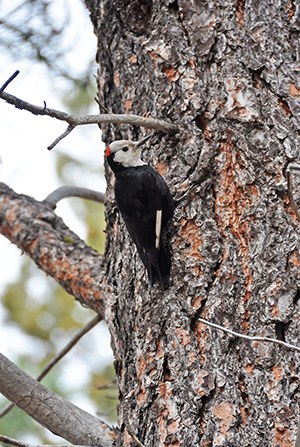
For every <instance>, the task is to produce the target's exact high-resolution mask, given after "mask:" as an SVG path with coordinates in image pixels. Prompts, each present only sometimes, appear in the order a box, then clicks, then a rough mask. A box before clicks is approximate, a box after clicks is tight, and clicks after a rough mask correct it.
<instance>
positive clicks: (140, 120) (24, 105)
mask: <svg viewBox="0 0 300 447" xmlns="http://www.w3.org/2000/svg"><path fill="white" fill-rule="evenodd" d="M16 76H17V74H16V73H14V74H13V75H12V76H11V77H10V78H9V79H8V80H7V81H6V82H5V83H4V84H3V86H2V89H0V98H2V99H4V100H5V101H6V102H8V103H9V104H12V105H14V106H15V107H16V108H17V109H21V110H27V111H28V112H31V113H33V114H34V115H46V116H50V117H52V118H56V119H58V120H60V121H66V122H67V123H68V124H69V126H68V128H67V130H66V131H65V132H64V133H63V134H62V135H60V136H59V137H58V138H57V139H56V140H55V141H54V142H53V143H52V144H50V146H49V147H48V149H52V148H53V147H54V146H55V145H56V144H57V143H58V142H59V141H61V140H62V139H63V138H64V137H66V136H67V135H68V134H69V133H70V132H72V130H73V129H74V128H75V127H76V126H82V125H86V124H119V125H120V124H130V125H135V126H141V127H145V128H146V129H156V130H159V131H161V132H164V133H166V134H176V133H177V132H178V130H179V129H178V126H176V125H175V124H172V123H168V122H166V121H163V120H158V119H154V118H144V117H142V116H138V115H128V114H111V113H107V114H99V115H79V116H74V115H70V114H69V113H66V112H61V111H60V110H55V109H50V108H48V107H45V105H46V104H45V103H44V107H40V106H36V105H33V104H30V103H29V102H27V101H23V100H22V99H20V98H17V97H16V96H13V95H10V94H9V93H6V92H4V91H3V90H4V89H5V88H6V86H7V85H8V84H9V83H10V82H11V81H12V80H13V79H14V78H15V77H16Z"/></svg>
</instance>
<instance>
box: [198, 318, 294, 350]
mask: <svg viewBox="0 0 300 447" xmlns="http://www.w3.org/2000/svg"><path fill="white" fill-rule="evenodd" d="M198 321H200V323H203V324H206V325H207V326H210V327H213V328H215V329H219V330H220V331H223V332H226V333H227V334H230V335H233V336H234V337H238V338H243V339H245V340H249V341H261V342H266V343H276V344H277V345H280V346H284V347H285V348H287V349H292V350H293V351H298V352H300V348H299V347H298V346H295V345H291V344H290V343H286V342H285V341H281V340H277V339H276V338H269V337H258V336H251V335H245V334H241V333H239V332H235V331H232V330H231V329H227V328H225V327H223V326H220V325H219V324H216V323H212V322H210V321H207V320H204V319H203V318H198Z"/></svg>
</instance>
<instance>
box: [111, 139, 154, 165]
mask: <svg viewBox="0 0 300 447" xmlns="http://www.w3.org/2000/svg"><path fill="white" fill-rule="evenodd" d="M105 154H106V157H107V158H108V159H109V158H110V157H111V158H112V159H113V161H114V162H115V163H119V164H121V165H122V166H123V167H124V168H129V167H135V166H142V165H145V164H146V163H145V162H144V161H143V160H142V159H141V149H140V146H139V144H138V142H135V141H131V140H116V141H114V142H112V143H111V144H110V145H109V146H107V147H106V151H105Z"/></svg>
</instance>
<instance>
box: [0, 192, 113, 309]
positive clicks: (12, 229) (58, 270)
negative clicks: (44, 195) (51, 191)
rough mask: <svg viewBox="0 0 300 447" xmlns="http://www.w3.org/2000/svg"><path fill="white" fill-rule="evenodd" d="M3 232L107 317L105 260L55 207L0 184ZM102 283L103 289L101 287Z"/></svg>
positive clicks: (0, 218)
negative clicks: (58, 213) (104, 295)
mask: <svg viewBox="0 0 300 447" xmlns="http://www.w3.org/2000/svg"><path fill="white" fill-rule="evenodd" d="M0 210H1V215H0V233H2V234H3V235H4V236H5V237H7V238H8V239H9V240H10V241H11V242H12V243H14V244H15V245H17V246H18V247H19V248H20V249H21V250H22V252H25V253H26V254H27V255H28V256H30V257H31V258H32V259H33V261H34V262H35V263H36V265H37V266H38V267H39V268H41V269H42V270H43V271H44V272H45V273H46V274H48V275H50V276H52V277H53V278H54V279H55V281H56V282H58V283H59V284H60V285H61V286H62V287H63V288H64V289H65V290H66V291H67V292H68V293H70V294H72V295H73V296H74V297H75V298H76V299H78V300H79V301H80V302H81V303H82V304H83V305H84V306H85V307H89V308H91V309H93V310H95V311H96V312H97V313H98V314H99V315H102V316H103V315H104V302H103V293H102V291H101V289H102V290H105V287H106V279H105V275H103V273H102V270H101V265H102V257H101V256H100V255H99V253H98V252H96V250H94V249H93V248H91V247H89V246H87V245H86V243H85V242H84V241H82V240H81V239H80V238H79V237H78V236H77V235H76V234H75V233H73V232H72V231H71V230H70V229H69V228H68V227H67V226H66V225H65V224H64V222H63V221H62V219H61V218H59V217H58V216H57V215H56V214H55V213H54V212H53V211H52V210H51V208H50V207H49V206H48V205H47V204H45V203H44V202H38V201H37V200H35V199H33V198H32V197H29V196H26V195H23V194H17V193H15V192H14V191H13V190H12V189H10V188H9V187H8V186H7V185H5V184H4V183H0ZM100 284H101V289H100V287H99V285H100Z"/></svg>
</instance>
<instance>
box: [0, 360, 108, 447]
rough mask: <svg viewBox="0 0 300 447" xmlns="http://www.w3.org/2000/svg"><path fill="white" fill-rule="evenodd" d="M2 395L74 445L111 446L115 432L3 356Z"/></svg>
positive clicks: (0, 363) (0, 367) (1, 362)
mask: <svg viewBox="0 0 300 447" xmlns="http://www.w3.org/2000/svg"><path fill="white" fill-rule="evenodd" d="M0 392H1V393H2V394H3V395H4V396H5V397H6V398H7V399H9V400H11V401H12V402H14V403H15V404H16V405H17V406H18V407H19V408H21V409H23V410H24V411H25V412H26V413H27V414H29V415H30V416H32V417H33V418H34V419H35V420H36V421H37V422H39V423H40V424H41V425H43V426H44V427H46V428H48V430H50V431H52V432H53V433H55V434H56V435H58V436H61V437H63V438H64V439H66V440H67V441H70V442H71V443H73V444H82V445H85V444H88V445H94V446H99V447H112V446H113V441H114V440H115V439H116V437H117V432H116V430H114V429H112V428H110V427H109V426H108V425H107V424H106V423H105V422H103V421H101V420H100V419H98V418H96V417H95V416H92V415H91V414H89V413H87V412H86V411H83V410H81V409H80V408H78V407H76V405H74V404H72V403H71V402H68V401H66V400H64V399H63V398H62V397H61V396H59V395H57V394H55V393H53V392H52V391H50V390H48V389H47V388H45V387H44V386H43V385H41V384H40V383H39V382H37V381H36V380H35V379H33V378H32V377H30V376H29V375H27V374H26V373H25V372H24V371H22V370H21V369H19V368H18V367H17V366H16V365H15V364H14V363H12V362H11V361H10V360H8V358H6V357H5V356H4V355H2V354H0Z"/></svg>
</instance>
